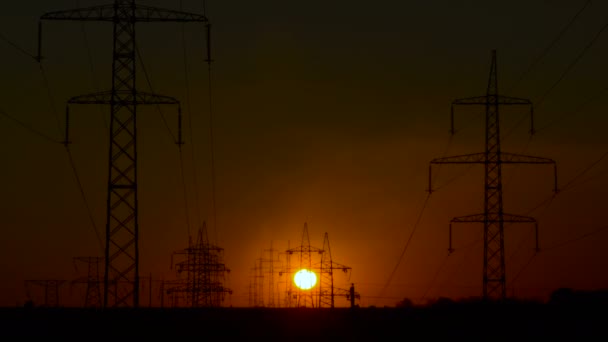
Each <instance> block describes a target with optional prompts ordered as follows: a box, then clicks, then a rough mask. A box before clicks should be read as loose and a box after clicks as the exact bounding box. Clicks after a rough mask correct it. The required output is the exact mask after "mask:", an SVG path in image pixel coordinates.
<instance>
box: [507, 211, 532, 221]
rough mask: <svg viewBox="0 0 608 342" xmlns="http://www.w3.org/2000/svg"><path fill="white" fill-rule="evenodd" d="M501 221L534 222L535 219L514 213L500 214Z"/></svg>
mask: <svg viewBox="0 0 608 342" xmlns="http://www.w3.org/2000/svg"><path fill="white" fill-rule="evenodd" d="M502 218H503V219H502V220H503V222H510V223H536V219H535V218H533V217H529V216H522V215H515V214H507V213H504V214H502Z"/></svg>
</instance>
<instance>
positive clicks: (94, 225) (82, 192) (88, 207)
mask: <svg viewBox="0 0 608 342" xmlns="http://www.w3.org/2000/svg"><path fill="white" fill-rule="evenodd" d="M40 72H41V74H42V77H43V80H44V86H45V87H46V90H47V95H48V97H49V105H50V106H51V111H52V112H53V114H54V115H55V119H56V121H57V128H58V130H59V131H61V127H60V123H59V117H58V115H57V108H56V106H55V101H54V99H53V94H52V92H51V87H50V84H49V81H48V78H47V76H46V73H45V70H44V67H43V65H42V63H40ZM66 143H67V142H66ZM66 152H67V154H68V159H69V162H70V167H71V168H72V171H73V173H74V179H75V181H76V185H77V186H78V190H79V192H80V195H81V199H82V200H83V203H84V206H85V208H86V210H87V214H88V217H89V220H90V222H91V227H92V228H93V230H94V233H95V236H96V238H97V241H98V242H99V243H100V247H101V250H102V251H103V243H102V240H101V236H100V234H99V231H98V229H97V225H96V224H95V220H94V218H93V213H92V212H91V207H90V206H89V202H88V200H87V197H86V194H85V191H84V187H83V186H82V182H81V181H80V176H79V175H78V170H77V169H76V164H75V163H74V159H73V157H72V153H71V151H70V149H69V148H67V146H66Z"/></svg>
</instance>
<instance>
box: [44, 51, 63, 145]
mask: <svg viewBox="0 0 608 342" xmlns="http://www.w3.org/2000/svg"><path fill="white" fill-rule="evenodd" d="M39 65H40V73H41V74H42V83H43V85H44V87H45V88H46V93H47V96H48V98H49V105H50V106H51V112H52V113H53V116H54V117H55V122H56V123H57V132H58V133H59V135H61V123H60V121H59V113H58V112H57V106H56V105H55V100H54V98H53V93H52V91H51V86H50V85H49V79H48V77H47V76H46V71H45V70H44V66H43V64H42V62H40V63H39Z"/></svg>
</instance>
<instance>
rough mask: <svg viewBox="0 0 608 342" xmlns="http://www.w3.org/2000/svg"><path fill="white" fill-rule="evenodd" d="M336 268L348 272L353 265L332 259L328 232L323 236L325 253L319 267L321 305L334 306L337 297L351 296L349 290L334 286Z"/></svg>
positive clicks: (321, 306)
mask: <svg viewBox="0 0 608 342" xmlns="http://www.w3.org/2000/svg"><path fill="white" fill-rule="evenodd" d="M334 270H339V271H342V272H344V273H347V272H349V271H351V270H352V268H351V267H349V266H345V265H341V264H338V263H337V262H334V261H333V260H332V256H331V247H330V245H329V235H328V234H327V232H326V233H325V235H324V236H323V253H322V255H321V267H320V269H319V305H318V306H319V307H320V308H323V307H328V308H332V309H333V308H334V306H335V297H336V296H345V297H347V298H349V297H348V296H347V295H348V291H346V290H345V289H339V288H336V287H335V286H334Z"/></svg>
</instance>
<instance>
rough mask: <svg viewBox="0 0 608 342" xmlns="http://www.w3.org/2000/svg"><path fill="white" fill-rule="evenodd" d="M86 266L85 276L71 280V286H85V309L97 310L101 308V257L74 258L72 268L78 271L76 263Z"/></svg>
mask: <svg viewBox="0 0 608 342" xmlns="http://www.w3.org/2000/svg"><path fill="white" fill-rule="evenodd" d="M79 262H80V263H85V264H86V265H87V276H86V277H80V278H77V279H74V280H72V285H76V284H86V286H87V290H86V294H85V298H84V307H85V308H99V307H102V306H103V298H102V296H101V283H102V280H101V274H100V269H99V268H100V267H99V265H100V264H101V263H102V262H103V257H74V268H76V271H78V266H77V264H78V263H79Z"/></svg>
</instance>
